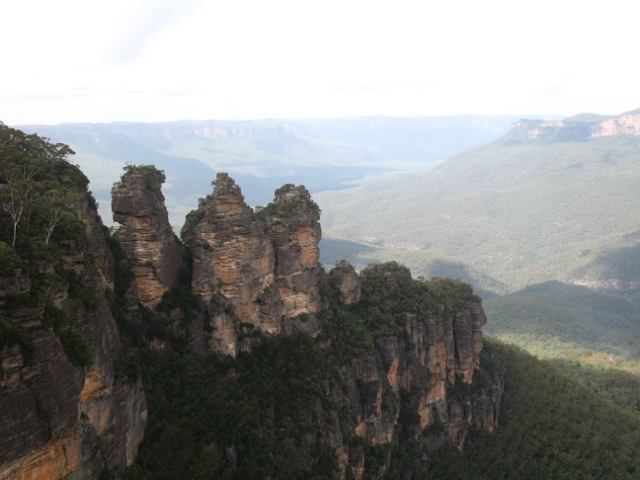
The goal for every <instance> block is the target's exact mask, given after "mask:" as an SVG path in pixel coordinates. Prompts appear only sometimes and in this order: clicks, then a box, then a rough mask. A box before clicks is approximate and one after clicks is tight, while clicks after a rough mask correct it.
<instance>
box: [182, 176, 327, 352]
mask: <svg viewBox="0 0 640 480" xmlns="http://www.w3.org/2000/svg"><path fill="white" fill-rule="evenodd" d="M214 185H215V188H214V191H213V194H212V195H210V196H208V197H207V198H205V199H203V200H202V201H201V203H200V205H199V207H198V209H197V210H195V211H193V212H191V213H190V214H189V216H188V217H187V221H186V223H185V226H184V228H183V230H182V238H183V240H184V241H185V243H186V244H187V246H188V248H189V249H190V251H191V254H192V257H193V276H192V288H193V292H194V294H196V295H197V296H198V297H199V298H200V300H201V303H202V305H203V306H204V307H205V309H206V310H207V312H208V318H209V322H210V326H211V327H212V329H213V331H212V334H211V335H212V341H211V342H209V345H210V346H211V348H213V349H214V351H218V352H222V353H225V354H231V355H235V353H237V351H238V349H239V348H240V345H239V343H238V333H239V332H240V329H241V324H248V325H250V326H253V327H254V328H258V329H259V330H261V331H263V332H265V333H268V334H277V333H280V332H281V331H282V330H283V329H285V330H288V329H290V326H289V324H288V323H286V321H287V320H288V319H292V318H294V317H296V316H298V315H301V314H311V315H313V314H315V313H317V312H318V310H319V308H320V299H319V291H318V281H317V279H318V274H319V272H320V264H319V261H318V259H319V250H318V242H319V241H320V224H319V217H320V212H319V210H318V207H317V206H316V205H315V203H313V201H312V200H311V197H310V195H309V193H308V192H307V191H306V189H305V188H304V187H294V186H285V187H283V188H281V189H279V190H278V191H277V192H276V197H275V200H274V202H273V203H272V204H270V205H269V206H268V207H267V208H265V209H263V210H262V211H261V212H259V213H255V212H254V211H253V210H252V209H251V208H250V207H249V206H248V205H247V204H246V203H245V202H244V198H243V196H242V193H241V191H240V188H239V187H238V186H237V185H236V183H235V182H234V181H233V179H232V178H230V177H229V176H228V175H227V174H226V173H219V174H218V175H217V177H216V180H215V182H214ZM215 295H221V296H222V297H224V298H225V299H226V300H228V301H229V302H230V304H231V305H232V307H233V309H232V310H233V315H234V316H235V317H237V320H232V317H231V316H230V315H229V314H228V313H226V314H224V315H222V316H221V315H220V314H219V308H217V307H211V306H210V303H211V302H212V300H213V299H214V297H215ZM307 325H317V324H315V323H314V322H310V323H309V322H307ZM291 328H293V327H291ZM311 329H312V330H313V328H311Z"/></svg>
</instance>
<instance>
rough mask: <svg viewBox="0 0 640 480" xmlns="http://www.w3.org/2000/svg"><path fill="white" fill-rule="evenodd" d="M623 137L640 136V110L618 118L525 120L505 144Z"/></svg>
mask: <svg viewBox="0 0 640 480" xmlns="http://www.w3.org/2000/svg"><path fill="white" fill-rule="evenodd" d="M621 136H627V137H638V136H640V108H639V109H636V110H632V111H630V112H626V113H623V114H621V115H617V116H610V115H597V114H592V113H583V114H579V115H575V116H573V117H569V118H567V119H564V120H530V119H522V120H520V121H518V122H516V123H515V124H514V125H513V127H512V129H511V131H510V132H509V133H508V134H507V136H506V139H505V140H506V141H508V142H513V141H525V140H539V141H545V142H562V141H585V140H588V139H591V138H600V137H621Z"/></svg>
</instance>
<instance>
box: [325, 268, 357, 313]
mask: <svg viewBox="0 0 640 480" xmlns="http://www.w3.org/2000/svg"><path fill="white" fill-rule="evenodd" d="M329 281H330V282H331V284H332V285H333V286H334V287H335V288H336V289H337V290H338V291H339V292H340V301H341V302H342V303H344V304H345V305H351V304H353V303H358V302H359V301H360V296H361V285H360V279H359V278H358V274H357V273H356V270H355V269H354V268H353V266H352V265H351V264H350V263H349V262H347V261H346V260H341V261H340V262H338V263H337V264H336V266H335V267H334V268H333V269H332V270H331V271H330V272H329Z"/></svg>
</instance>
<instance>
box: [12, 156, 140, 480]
mask: <svg viewBox="0 0 640 480" xmlns="http://www.w3.org/2000/svg"><path fill="white" fill-rule="evenodd" d="M54 167H55V168H53V167H52V169H51V171H46V172H45V175H44V176H43V178H47V177H51V176H56V175H58V176H59V179H60V181H61V182H65V183H66V184H67V185H70V186H71V187H72V188H73V189H74V190H75V193H76V199H75V200H74V203H73V205H72V206H71V208H72V210H73V211H74V212H75V217H76V218H77V219H78V220H79V222H78V220H73V219H71V220H69V222H70V223H69V225H68V226H65V227H64V228H62V227H61V228H60V229H59V230H58V232H57V234H56V236H55V238H54V243H55V245H53V246H52V247H51V248H50V250H48V252H49V253H48V254H43V253H40V252H39V251H38V250H35V248H34V250H32V251H31V252H29V251H27V250H24V248H26V247H22V249H23V251H24V252H26V253H25V254H27V253H28V254H29V255H30V257H29V258H26V257H25V258H23V259H22V267H21V268H20V269H17V270H16V271H15V272H14V274H13V275H11V274H9V275H7V274H6V272H5V274H4V275H2V280H1V281H0V284H3V285H7V284H8V285H13V286H14V287H13V288H4V289H2V290H1V291H0V296H1V298H0V322H2V323H3V327H4V328H9V329H10V330H11V331H13V332H14V333H15V336H14V337H13V340H12V338H11V337H9V341H8V342H6V341H5V343H0V365H1V368H0V478H2V479H6V480H9V479H16V480H17V479H35V478H37V479H61V478H98V477H99V476H100V475H101V473H103V472H107V471H111V472H113V473H116V474H118V473H121V472H122V471H123V469H124V468H125V467H126V466H128V465H131V464H132V463H133V461H134V459H135V456H136V451H137V448H138V444H139V443H140V442H141V440H142V437H143V435H144V429H145V424H146V415H147V412H146V402H145V396H144V391H143V389H142V385H141V383H140V382H139V381H138V382H135V381H133V382H125V381H122V379H119V378H117V375H116V365H117V363H118V359H119V355H120V351H121V340H120V336H119V332H118V327H117V325H116V322H115V321H114V318H113V317H112V314H111V312H110V309H109V305H108V300H107V296H106V292H108V291H110V290H111V289H112V288H113V282H114V271H113V269H114V262H113V257H112V254H111V251H110V249H109V247H108V245H107V243H106V241H105V231H104V227H103V225H102V222H101V220H100V217H99V216H98V213H97V210H96V204H95V201H94V200H93V198H92V197H91V195H90V194H89V193H87V190H86V186H87V183H88V181H87V180H86V178H85V177H84V176H83V175H82V174H80V173H79V171H78V170H77V169H76V168H75V167H72V166H71V165H69V164H66V162H65V163H59V164H55V165H54ZM42 181H45V180H42ZM46 181H50V180H49V179H47V180H46ZM36 213H37V212H34V213H33V214H32V217H33V218H35V216H36ZM32 221H35V220H32ZM32 242H33V241H32ZM34 247H35V246H34ZM3 333H6V332H3ZM5 340H6V337H5Z"/></svg>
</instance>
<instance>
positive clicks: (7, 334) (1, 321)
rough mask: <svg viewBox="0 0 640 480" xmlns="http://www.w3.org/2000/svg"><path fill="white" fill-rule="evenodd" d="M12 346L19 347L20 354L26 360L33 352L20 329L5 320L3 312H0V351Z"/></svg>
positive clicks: (7, 319) (8, 320) (9, 320)
mask: <svg viewBox="0 0 640 480" xmlns="http://www.w3.org/2000/svg"><path fill="white" fill-rule="evenodd" d="M12 345H19V346H20V350H21V351H22V354H23V355H24V356H25V357H27V358H28V357H29V356H30V355H31V353H32V351H33V347H32V346H31V344H30V343H29V342H28V341H27V338H26V335H25V333H24V331H23V330H22V328H20V327H19V326H18V325H16V324H15V323H14V322H13V321H11V319H9V318H7V317H6V316H5V314H4V313H3V312H0V351H1V350H2V349H3V348H5V347H10V346H12Z"/></svg>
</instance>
